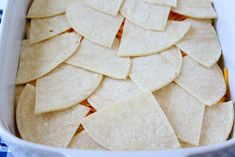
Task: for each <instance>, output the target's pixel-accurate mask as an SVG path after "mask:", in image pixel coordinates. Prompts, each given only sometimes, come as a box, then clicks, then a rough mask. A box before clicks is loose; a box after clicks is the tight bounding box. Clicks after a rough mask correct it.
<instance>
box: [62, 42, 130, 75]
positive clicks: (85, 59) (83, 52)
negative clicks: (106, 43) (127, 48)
mask: <svg viewBox="0 0 235 157" xmlns="http://www.w3.org/2000/svg"><path fill="white" fill-rule="evenodd" d="M118 47H119V41H118V40H117V39H116V40H115V41H114V43H113V48H105V47H102V46H99V45H96V44H94V43H92V42H91V41H89V40H86V39H84V40H83V41H82V43H81V46H80V48H79V49H78V50H77V52H76V53H75V54H74V55H73V56H72V57H70V58H69V59H68V60H67V61H66V63H68V64H71V65H74V66H78V67H80V68H83V69H86V70H90V71H93V72H96V73H100V74H103V75H106V76H109V77H112V78H116V79H126V78H127V76H128V75H129V72H130V68H131V60H130V58H125V57H118V56H117V53H118Z"/></svg>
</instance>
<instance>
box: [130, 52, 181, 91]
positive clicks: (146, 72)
mask: <svg viewBox="0 0 235 157" xmlns="http://www.w3.org/2000/svg"><path fill="white" fill-rule="evenodd" d="M164 53H167V55H166V56H164V55H162V54H164ZM171 55H172V57H170V56H171ZM175 56H177V57H176V58H174V57H175ZM168 58H170V59H169V60H168ZM173 58H174V60H175V61H172V60H171V59H173ZM171 61H172V62H171ZM173 62H176V63H179V65H174V64H173ZM181 63H182V56H181V52H180V51H179V49H178V48H176V47H172V48H170V49H168V50H166V51H163V52H162V53H160V54H154V55H150V56H144V57H136V58H133V59H132V66H131V73H130V78H131V79H132V80H133V81H134V82H135V83H136V84H137V85H139V87H140V88H141V89H143V90H145V91H152V92H154V91H156V90H158V89H160V88H162V87H164V86H166V85H167V84H169V83H171V82H172V81H174V80H175V79H176V77H177V76H178V75H179V73H180V69H181Z"/></svg>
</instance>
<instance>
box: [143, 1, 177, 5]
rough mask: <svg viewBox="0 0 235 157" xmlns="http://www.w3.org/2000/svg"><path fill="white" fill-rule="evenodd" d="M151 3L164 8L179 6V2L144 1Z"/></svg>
mask: <svg viewBox="0 0 235 157" xmlns="http://www.w3.org/2000/svg"><path fill="white" fill-rule="evenodd" d="M144 1H146V2H149V3H154V4H156V5H164V6H170V7H176V6H177V0H144Z"/></svg>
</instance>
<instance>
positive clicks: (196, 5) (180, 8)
mask: <svg viewBox="0 0 235 157" xmlns="http://www.w3.org/2000/svg"><path fill="white" fill-rule="evenodd" d="M172 11H173V12H175V13H178V14H181V15H184V16H188V17H192V18H199V19H214V18H217V15H216V12H215V10H214V8H213V6H212V4H211V2H210V1H208V0H190V1H189V0H177V7H176V8H172Z"/></svg>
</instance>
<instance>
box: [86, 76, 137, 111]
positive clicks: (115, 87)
mask: <svg viewBox="0 0 235 157" xmlns="http://www.w3.org/2000/svg"><path fill="white" fill-rule="evenodd" d="M141 92H142V90H141V89H140V88H139V87H138V86H137V85H136V84H135V83H134V82H133V81H132V80H131V79H129V78H128V79H126V80H117V79H112V78H109V77H105V78H104V80H103V81H102V83H101V84H100V86H99V87H98V89H96V91H95V92H94V93H93V94H92V95H91V96H90V97H89V98H88V99H87V100H88V102H89V103H90V104H91V106H92V107H94V108H95V109H96V110H101V109H104V108H106V107H108V106H110V105H112V104H113V103H115V102H117V101H120V100H122V99H127V98H130V97H132V96H134V95H136V94H138V93H141Z"/></svg>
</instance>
